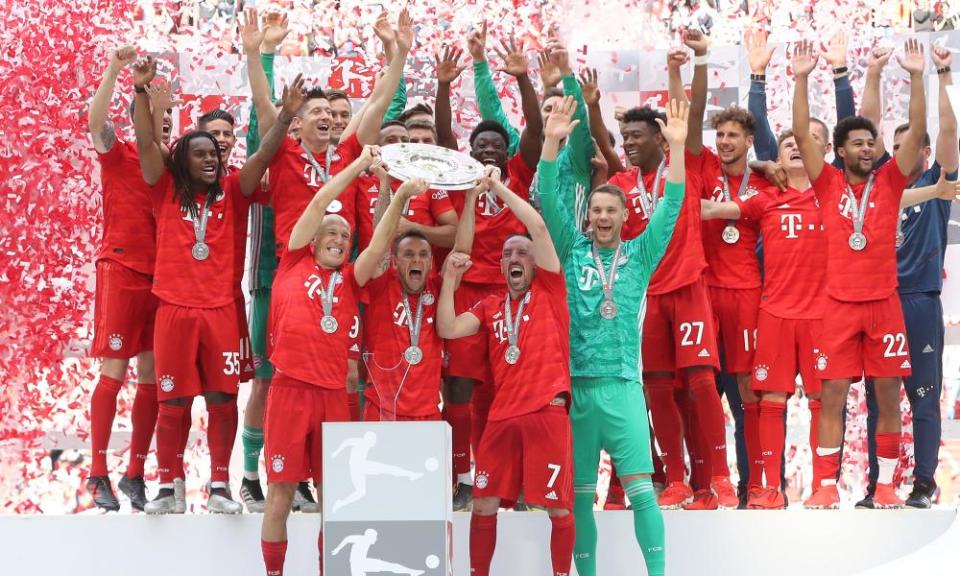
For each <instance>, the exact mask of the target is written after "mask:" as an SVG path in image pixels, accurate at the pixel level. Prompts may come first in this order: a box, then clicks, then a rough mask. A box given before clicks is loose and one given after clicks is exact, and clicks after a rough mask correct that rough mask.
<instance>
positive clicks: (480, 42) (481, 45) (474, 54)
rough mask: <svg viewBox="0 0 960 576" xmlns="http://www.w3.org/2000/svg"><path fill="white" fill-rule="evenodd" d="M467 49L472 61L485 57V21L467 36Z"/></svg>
mask: <svg viewBox="0 0 960 576" xmlns="http://www.w3.org/2000/svg"><path fill="white" fill-rule="evenodd" d="M467 50H468V51H469V52H470V57H471V58H473V61H474V62H483V61H484V60H486V59H487V54H486V50H487V21H486V20H484V21H483V25H482V26H480V28H479V29H475V30H473V31H472V32H470V34H469V35H468V36H467Z"/></svg>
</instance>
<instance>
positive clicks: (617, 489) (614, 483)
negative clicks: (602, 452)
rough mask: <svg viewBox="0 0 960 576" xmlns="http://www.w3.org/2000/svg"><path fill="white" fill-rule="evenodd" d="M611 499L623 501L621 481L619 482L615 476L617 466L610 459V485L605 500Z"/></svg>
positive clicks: (618, 478)
mask: <svg viewBox="0 0 960 576" xmlns="http://www.w3.org/2000/svg"><path fill="white" fill-rule="evenodd" d="M611 500H614V501H617V502H623V501H624V495H623V483H621V482H620V477H619V476H617V467H616V466H614V465H613V462H612V461H611V462H610V487H609V488H607V502H610V501H611Z"/></svg>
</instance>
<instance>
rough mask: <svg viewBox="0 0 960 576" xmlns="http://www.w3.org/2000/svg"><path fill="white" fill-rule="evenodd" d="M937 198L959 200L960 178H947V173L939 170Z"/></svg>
mask: <svg viewBox="0 0 960 576" xmlns="http://www.w3.org/2000/svg"><path fill="white" fill-rule="evenodd" d="M937 198H939V199H941V200H952V201H953V202H960V180H953V181H950V180H947V173H946V172H944V171H943V170H941V171H940V179H939V180H937Z"/></svg>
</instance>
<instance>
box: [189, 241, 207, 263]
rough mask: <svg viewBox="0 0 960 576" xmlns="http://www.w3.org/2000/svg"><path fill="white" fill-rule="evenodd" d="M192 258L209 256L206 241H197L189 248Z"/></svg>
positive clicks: (200, 258) (197, 258)
mask: <svg viewBox="0 0 960 576" xmlns="http://www.w3.org/2000/svg"><path fill="white" fill-rule="evenodd" d="M190 253H191V254H193V259H194V260H201V261H202V260H206V259H207V258H209V257H210V246H209V245H208V244H207V243H206V242H197V243H196V244H194V245H193V248H192V249H191V250H190Z"/></svg>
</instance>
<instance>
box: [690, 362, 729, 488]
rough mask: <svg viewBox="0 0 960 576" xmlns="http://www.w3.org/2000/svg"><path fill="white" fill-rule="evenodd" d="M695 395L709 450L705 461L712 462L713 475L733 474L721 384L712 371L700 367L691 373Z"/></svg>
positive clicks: (699, 418) (694, 409) (726, 475)
mask: <svg viewBox="0 0 960 576" xmlns="http://www.w3.org/2000/svg"><path fill="white" fill-rule="evenodd" d="M687 382H688V383H689V387H690V392H691V394H692V396H693V413H694V414H695V417H696V419H697V420H698V421H699V422H698V424H699V426H698V428H699V429H700V434H701V436H702V437H703V446H704V447H705V448H706V449H707V450H708V453H706V454H703V458H704V460H706V461H707V462H710V464H711V470H712V476H713V477H717V476H720V477H723V478H729V477H730V468H729V467H728V466H727V431H726V427H725V426H724V414H723V404H721V403H720V394H718V393H717V383H716V380H715V378H714V376H713V371H712V370H697V371H696V372H692V373H688V374H687Z"/></svg>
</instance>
